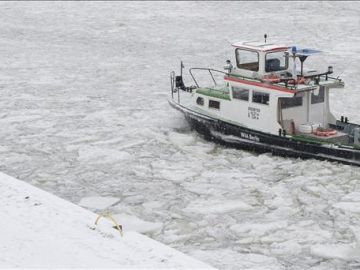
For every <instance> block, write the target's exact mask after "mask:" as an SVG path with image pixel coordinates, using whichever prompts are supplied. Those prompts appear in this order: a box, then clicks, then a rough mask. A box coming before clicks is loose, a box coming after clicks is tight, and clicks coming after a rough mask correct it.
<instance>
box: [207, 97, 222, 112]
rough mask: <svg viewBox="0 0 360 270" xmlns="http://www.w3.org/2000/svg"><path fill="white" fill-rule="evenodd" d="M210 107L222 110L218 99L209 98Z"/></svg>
mask: <svg viewBox="0 0 360 270" xmlns="http://www.w3.org/2000/svg"><path fill="white" fill-rule="evenodd" d="M209 108H213V109H217V110H220V102H219V101H216V100H211V99H210V100H209Z"/></svg>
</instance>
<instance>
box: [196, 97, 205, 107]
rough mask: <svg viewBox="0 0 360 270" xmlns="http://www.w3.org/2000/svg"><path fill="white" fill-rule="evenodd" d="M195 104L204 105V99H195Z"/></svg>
mask: <svg viewBox="0 0 360 270" xmlns="http://www.w3.org/2000/svg"><path fill="white" fill-rule="evenodd" d="M196 104H197V105H201V106H203V105H204V98H202V97H198V98H197V99H196Z"/></svg>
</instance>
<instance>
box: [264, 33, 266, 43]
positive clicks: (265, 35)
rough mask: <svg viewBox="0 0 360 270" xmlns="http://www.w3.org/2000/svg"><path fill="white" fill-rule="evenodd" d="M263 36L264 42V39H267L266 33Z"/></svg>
mask: <svg viewBox="0 0 360 270" xmlns="http://www.w3.org/2000/svg"><path fill="white" fill-rule="evenodd" d="M264 38H265V43H266V39H267V34H264Z"/></svg>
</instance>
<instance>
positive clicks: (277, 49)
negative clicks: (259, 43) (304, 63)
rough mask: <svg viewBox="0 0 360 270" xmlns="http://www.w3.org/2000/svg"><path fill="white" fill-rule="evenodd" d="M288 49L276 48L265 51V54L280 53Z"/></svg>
mask: <svg viewBox="0 0 360 270" xmlns="http://www.w3.org/2000/svg"><path fill="white" fill-rule="evenodd" d="M288 49H289V47H277V48H273V49H268V50H265V52H277V51H279V52H281V51H284V50H288Z"/></svg>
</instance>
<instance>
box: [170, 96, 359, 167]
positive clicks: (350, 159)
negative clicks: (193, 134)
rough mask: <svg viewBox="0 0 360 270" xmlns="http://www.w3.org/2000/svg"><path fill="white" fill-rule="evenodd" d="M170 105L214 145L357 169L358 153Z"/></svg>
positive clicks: (349, 149) (172, 102) (177, 105)
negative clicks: (266, 131)
mask: <svg viewBox="0 0 360 270" xmlns="http://www.w3.org/2000/svg"><path fill="white" fill-rule="evenodd" d="M169 104H170V105H171V106H172V107H174V108H175V109H177V110H179V111H180V112H182V113H183V114H184V116H185V118H186V120H187V121H188V122H189V124H190V126H191V128H193V129H194V130H196V131H197V132H198V133H200V134H202V135H203V137H204V138H205V139H206V140H209V141H213V142H215V143H217V144H220V145H223V146H226V147H232V148H237V149H242V150H247V151H252V152H257V153H272V154H273V155H276V156H282V157H292V158H301V159H311V158H313V159H318V160H328V161H332V162H339V163H343V164H349V165H355V166H360V150H358V149H354V148H341V147H339V146H335V145H330V144H327V145H324V144H321V143H318V142H306V141H305V142H304V141H300V140H296V139H294V138H293V137H284V136H278V135H273V134H270V133H264V132H261V131H257V130H253V129H249V128H246V127H242V126H239V125H234V124H231V123H228V122H225V121H222V120H219V119H215V118H212V117H209V116H207V115H203V114H200V113H198V112H195V111H193V110H191V109H188V108H186V107H184V106H182V105H181V104H179V103H177V102H175V101H174V100H173V99H170V100H169Z"/></svg>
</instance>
